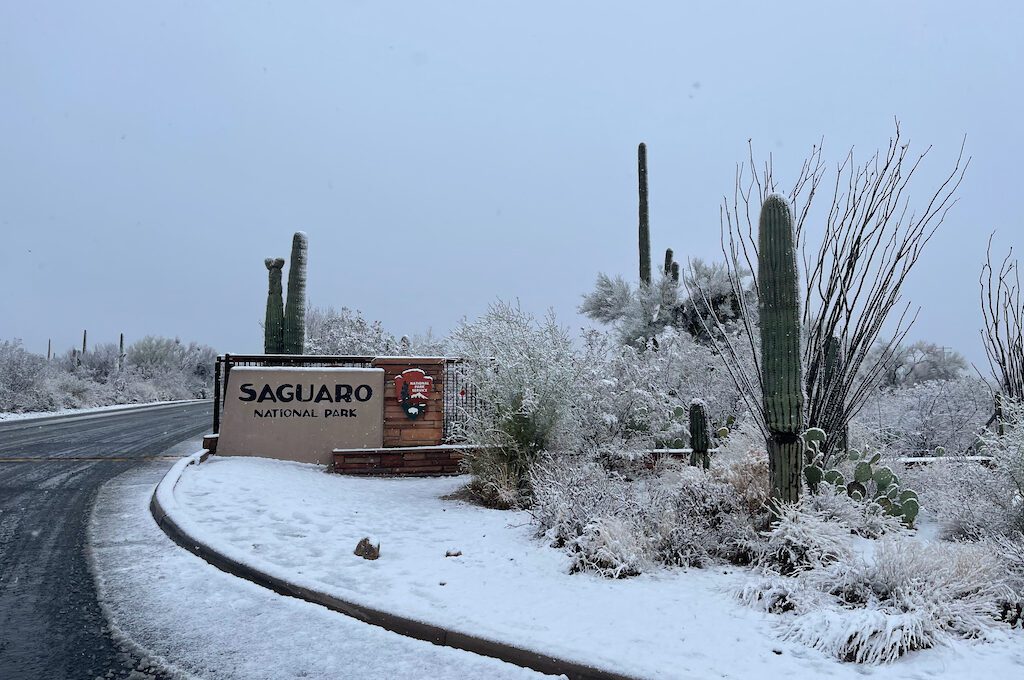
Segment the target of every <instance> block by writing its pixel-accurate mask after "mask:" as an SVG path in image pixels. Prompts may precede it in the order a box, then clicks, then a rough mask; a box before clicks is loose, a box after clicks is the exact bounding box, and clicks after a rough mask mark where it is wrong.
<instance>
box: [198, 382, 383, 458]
mask: <svg viewBox="0 0 1024 680" xmlns="http://www.w3.org/2000/svg"><path fill="white" fill-rule="evenodd" d="M383 440H384V370H383V369H380V368H286V367H278V368H272V367H263V366H237V367H235V368H232V369H231V374H230V375H229V377H228V384H227V387H226V388H225V392H224V416H223V418H222V421H221V428H220V437H219V441H218V442H217V455H224V456H260V457H264V458H278V459H281V460H294V461H298V462H303V463H322V464H324V465H330V463H331V452H332V451H333V450H334V449H336V448H341V449H358V448H379V447H381V446H383Z"/></svg>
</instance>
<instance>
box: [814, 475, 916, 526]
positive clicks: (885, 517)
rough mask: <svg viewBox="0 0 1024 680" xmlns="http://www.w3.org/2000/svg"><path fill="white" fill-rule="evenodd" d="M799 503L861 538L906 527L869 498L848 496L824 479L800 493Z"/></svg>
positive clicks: (843, 490) (897, 518)
mask: <svg viewBox="0 0 1024 680" xmlns="http://www.w3.org/2000/svg"><path fill="white" fill-rule="evenodd" d="M799 506H800V507H801V508H802V509H803V510H804V511H806V512H810V513H813V514H815V515H817V516H818V517H820V518H822V519H823V520H825V521H827V522H829V523H834V524H837V525H839V526H842V527H844V528H846V529H847V530H849V532H850V533H851V534H856V535H857V536H862V537H864V538H880V537H882V536H885V535H892V534H900V533H905V532H906V531H907V528H906V525H905V524H904V523H903V520H902V519H901V518H900V517H897V516H894V515H892V514H889V513H888V512H886V511H885V509H884V508H883V507H882V506H881V505H879V504H878V503H876V502H875V501H873V500H872V499H870V498H867V499H863V500H857V499H854V498H851V497H850V495H849V494H848V493H847V492H846V489H845V488H836V487H834V486H832V485H831V484H829V483H828V482H821V483H820V484H819V486H818V492H817V493H808V494H805V495H804V496H802V497H801V498H800V502H799Z"/></svg>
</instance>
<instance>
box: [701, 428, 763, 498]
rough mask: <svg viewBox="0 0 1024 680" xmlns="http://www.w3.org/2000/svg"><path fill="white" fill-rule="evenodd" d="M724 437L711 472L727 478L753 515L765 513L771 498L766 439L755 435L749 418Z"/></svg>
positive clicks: (713, 475)
mask: <svg viewBox="0 0 1024 680" xmlns="http://www.w3.org/2000/svg"><path fill="white" fill-rule="evenodd" d="M745 422H746V423H747V424H746V425H740V426H739V427H737V428H734V429H733V430H732V431H730V433H729V435H728V436H727V437H725V438H724V439H723V440H721V442H720V444H719V447H718V451H717V452H716V453H715V455H714V456H712V458H711V470H710V473H711V476H712V477H713V478H714V479H718V480H721V481H722V482H725V483H726V484H728V485H729V486H731V487H732V488H733V489H735V490H736V493H737V494H738V495H739V497H740V498H741V499H742V501H743V504H744V506H745V507H746V511H747V513H748V514H750V515H757V514H760V513H763V512H764V510H765V504H766V503H767V502H768V489H769V486H770V485H769V482H768V454H767V453H766V452H765V447H764V439H763V438H762V437H760V435H751V434H750V433H749V432H748V428H750V425H749V420H748V421H745Z"/></svg>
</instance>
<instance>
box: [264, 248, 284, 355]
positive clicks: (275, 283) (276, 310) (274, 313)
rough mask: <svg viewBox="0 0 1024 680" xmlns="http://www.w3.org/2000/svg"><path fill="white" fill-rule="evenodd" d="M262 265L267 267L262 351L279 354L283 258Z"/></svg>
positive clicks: (282, 332) (267, 261)
mask: <svg viewBox="0 0 1024 680" xmlns="http://www.w3.org/2000/svg"><path fill="white" fill-rule="evenodd" d="M263 263H264V264H265V265H266V266H267V272H268V279H269V287H268V290H267V316H266V320H265V321H264V324H263V351H264V352H265V353H266V354H281V353H283V352H284V298H283V297H282V296H283V289H282V287H281V269H282V268H283V267H284V258H282V257H277V258H274V257H268V258H267V259H266V260H264V261H263Z"/></svg>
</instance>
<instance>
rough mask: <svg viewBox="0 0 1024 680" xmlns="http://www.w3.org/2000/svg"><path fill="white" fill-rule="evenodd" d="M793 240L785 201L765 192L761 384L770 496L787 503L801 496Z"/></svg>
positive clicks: (760, 238) (797, 309) (761, 226)
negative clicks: (767, 195)
mask: <svg viewBox="0 0 1024 680" xmlns="http://www.w3.org/2000/svg"><path fill="white" fill-rule="evenodd" d="M795 239H796V237H795V234H794V233H793V216H792V213H791V212H790V209H789V203H788V202H787V201H786V199H785V198H783V197H782V196H779V195H778V194H772V195H770V196H769V197H768V198H767V199H766V200H765V202H764V205H762V206H761V219H760V223H759V228H758V255H759V256H758V267H757V275H758V287H759V293H760V299H759V304H758V311H759V313H760V320H761V371H762V375H761V383H762V399H763V408H764V418H765V425H766V426H767V429H768V440H767V447H768V465H769V470H770V472H771V494H772V497H773V498H775V499H777V500H780V501H786V502H794V501H796V500H798V499H799V497H800V485H801V471H802V469H803V460H802V459H803V452H804V446H803V441H802V440H801V438H800V433H801V432H802V431H803V426H804V424H803V402H804V393H803V384H802V383H801V380H802V378H801V371H800V297H799V296H800V292H799V282H798V280H797V268H796V247H795Z"/></svg>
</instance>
